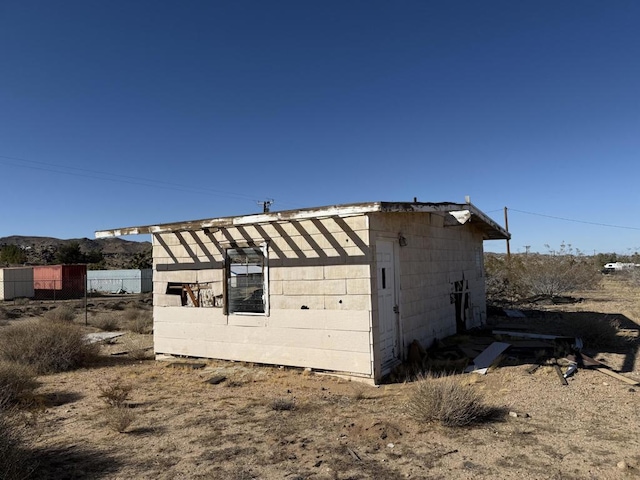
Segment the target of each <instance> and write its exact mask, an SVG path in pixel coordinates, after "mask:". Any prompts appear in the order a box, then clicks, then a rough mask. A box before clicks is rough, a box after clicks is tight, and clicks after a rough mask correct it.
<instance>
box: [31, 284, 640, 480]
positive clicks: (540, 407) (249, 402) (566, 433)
mask: <svg viewBox="0 0 640 480" xmlns="http://www.w3.org/2000/svg"><path fill="white" fill-rule="evenodd" d="M638 293H640V289H638V288H637V287H632V286H630V285H628V284H627V283H625V282H621V281H619V280H618V279H615V278H607V279H605V284H604V286H603V288H602V289H601V290H598V291H595V292H580V293H579V296H581V297H584V298H585V301H584V302H582V303H579V304H573V305H563V306H557V305H555V306H548V307H539V306H536V309H538V310H540V311H539V312H538V313H539V316H540V317H544V318H545V321H549V319H553V318H555V317H554V316H553V314H561V313H562V312H563V311H573V312H576V311H579V312H583V313H588V312H594V313H595V312H601V313H608V314H617V315H619V316H621V318H622V317H623V318H624V319H625V321H626V324H625V325H624V327H626V328H627V329H628V331H627V332H626V333H627V334H629V335H631V336H634V335H637V333H638V329H640V327H639V326H638V324H640V296H639V295H638ZM115 313H117V312H115ZM520 321H521V322H524V323H529V322H531V323H533V322H535V320H534V319H531V318H529V319H523V320H520ZM127 339H128V340H127ZM126 341H128V342H130V343H129V344H128V345H131V342H141V343H142V344H143V343H144V342H145V341H146V342H148V341H149V337H148V336H139V338H138V337H135V336H132V335H131V334H129V335H128V336H127V337H121V338H119V339H116V340H114V341H113V343H112V344H110V345H107V346H105V347H104V352H105V354H107V353H109V352H114V351H123V350H126V349H127V348H129V347H127V344H125V343H123V342H126ZM587 347H588V346H587ZM634 348H636V349H633V348H632V349H625V350H618V351H595V352H594V351H592V352H590V353H592V354H593V355H595V356H596V357H597V358H599V359H602V360H604V361H605V362H607V363H608V364H609V365H610V366H611V367H613V368H616V369H623V370H626V371H625V372H624V374H625V375H626V376H628V377H631V378H635V379H637V380H640V362H639V361H638V360H640V358H639V356H638V353H637V344H634ZM204 363H206V365H205V366H204V367H203V368H200V369H194V368H190V367H184V366H183V367H180V366H169V365H168V364H167V363H161V362H155V361H153V360H137V359H135V358H130V357H128V356H126V355H120V356H105V359H104V361H103V362H102V363H101V364H100V365H96V366H95V367H93V368H89V369H85V370H80V371H75V372H69V373H61V374H55V375H48V376H43V377H40V379H39V380H40V382H41V386H40V388H39V389H38V394H40V395H41V396H42V398H43V400H44V403H45V408H44V410H43V411H42V413H41V414H40V415H39V416H38V417H39V418H38V422H37V424H38V432H39V434H38V435H37V436H34V438H33V440H32V442H31V446H32V447H33V452H34V453H33V455H34V457H35V458H36V459H37V460H38V461H39V463H40V465H41V467H40V470H39V473H38V476H39V478H78V479H79V478H100V479H114V480H115V479H147V478H154V479H210V478H211V479H216V478H224V479H228V480H235V479H238V480H240V479H345V480H346V479H369V478H376V479H396V478H412V479H451V478H456V479H478V478H479V479H516V478H517V479H627V478H638V477H640V435H639V434H638V432H639V431H640V415H639V413H640V411H639V409H638V407H639V405H640V399H639V395H640V387H634V386H630V385H628V384H626V383H623V382H621V381H619V380H616V379H614V378H611V377H608V376H606V375H604V374H602V373H600V372H598V371H594V370H586V369H581V370H579V371H578V372H577V373H576V374H575V375H574V376H573V377H570V378H569V384H568V385H566V386H564V385H562V384H561V383H560V381H559V378H558V376H557V374H556V372H555V370H554V369H553V367H551V366H543V367H541V368H539V369H537V370H536V371H535V372H533V373H528V372H527V370H528V369H529V367H530V366H531V365H529V364H522V363H521V364H515V365H512V366H500V367H498V368H495V369H493V370H490V371H489V372H488V373H487V374H486V375H477V374H463V375H461V377H462V378H463V380H464V381H465V382H466V383H468V384H470V385H471V386H472V388H474V389H476V390H477V391H479V392H481V393H482V394H483V395H484V396H485V398H486V401H487V402H488V403H490V404H492V405H495V406H497V407H503V408H504V409H505V411H506V412H514V413H517V414H518V416H510V415H505V417H504V418H503V419H501V420H499V421H495V422H491V423H485V424H482V425H479V426H475V427H469V428H461V429H446V428H443V427H440V426H438V425H431V424H420V423H419V422H417V421H416V420H414V419H413V418H411V417H409V416H408V415H407V413H406V409H405V404H406V403H407V401H408V399H409V398H410V395H411V392H412V391H413V389H414V388H415V383H412V382H402V383H391V384H386V385H382V386H380V387H370V386H366V385H363V384H361V383H357V382H350V381H347V380H344V379H338V378H335V377H331V376H326V375H320V374H316V373H312V372H305V371H302V370H298V369H283V368H277V367H265V366H259V365H247V364H242V363H231V362H219V361H205V362H204ZM221 376H222V377H225V380H224V381H222V382H221V383H218V384H211V383H208V382H207V380H210V379H212V378H214V377H221ZM118 383H120V384H127V385H131V386H132V391H131V394H130V400H129V404H128V405H129V407H130V410H131V411H132V412H134V413H135V420H134V422H133V423H132V424H131V425H130V426H129V427H128V428H127V429H126V431H125V432H124V433H117V432H116V431H114V430H113V428H111V427H110V425H109V418H110V417H109V413H108V412H109V409H108V408H106V405H105V402H104V401H103V400H102V399H101V398H100V395H101V391H103V390H104V389H105V388H107V387H108V386H112V385H115V384H118ZM277 406H279V407H281V409H278V408H276V407H277ZM289 407H292V408H291V409H288V408H289Z"/></svg>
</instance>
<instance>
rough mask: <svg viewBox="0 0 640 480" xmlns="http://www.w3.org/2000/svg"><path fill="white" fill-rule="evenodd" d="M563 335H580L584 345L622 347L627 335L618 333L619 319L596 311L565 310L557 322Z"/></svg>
mask: <svg viewBox="0 0 640 480" xmlns="http://www.w3.org/2000/svg"><path fill="white" fill-rule="evenodd" d="M559 327H560V330H561V332H562V333H563V334H564V335H568V336H575V337H580V338H581V339H582V341H583V342H584V344H585V346H586V347H589V348H610V347H614V348H615V347H622V346H624V345H625V344H626V343H627V342H628V339H627V337H624V336H622V335H620V321H619V320H618V319H617V318H615V317H610V316H608V315H600V314H597V313H594V314H586V313H582V312H575V313H574V312H565V313H563V315H562V320H560V324H559Z"/></svg>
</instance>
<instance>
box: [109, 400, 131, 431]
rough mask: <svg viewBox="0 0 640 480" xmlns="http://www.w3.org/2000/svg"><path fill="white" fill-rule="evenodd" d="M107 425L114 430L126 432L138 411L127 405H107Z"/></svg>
mask: <svg viewBox="0 0 640 480" xmlns="http://www.w3.org/2000/svg"><path fill="white" fill-rule="evenodd" d="M104 414H105V416H106V420H107V426H108V427H109V428H111V429H112V430H113V431H115V432H118V433H124V432H125V431H126V430H127V428H129V427H130V426H131V424H132V423H133V422H134V421H135V420H136V413H135V411H134V410H133V409H132V408H129V407H127V406H126V405H123V406H119V407H107V408H106V409H105V410H104Z"/></svg>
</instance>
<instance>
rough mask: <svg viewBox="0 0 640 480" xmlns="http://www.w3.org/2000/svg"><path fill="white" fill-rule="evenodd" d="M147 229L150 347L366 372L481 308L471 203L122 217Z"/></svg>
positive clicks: (479, 237) (491, 230) (481, 313)
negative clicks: (156, 219) (145, 221)
mask: <svg viewBox="0 0 640 480" xmlns="http://www.w3.org/2000/svg"><path fill="white" fill-rule="evenodd" d="M145 233H149V234H152V235H153V301H154V345H155V347H154V348H155V352H156V353H157V354H172V355H183V356H190V357H206V358H216V359H226V360H238V361H246V362H258V363H266V364H275V365H288V366H297V367H310V368H313V369H317V370H324V371H331V372H339V373H341V374H347V375H350V376H357V377H363V378H366V379H369V380H371V381H374V382H379V381H380V380H381V379H382V378H383V377H384V376H385V375H386V374H388V373H389V372H390V371H391V369H392V368H393V367H394V366H396V365H397V364H398V363H400V362H401V361H402V360H403V358H405V357H406V355H407V350H408V346H409V345H410V344H411V342H412V341H413V340H418V341H419V342H420V343H421V344H422V345H423V346H425V347H426V346H429V345H430V344H431V343H432V341H433V340H434V339H435V338H443V337H446V336H448V335H452V334H454V333H456V332H460V331H463V330H465V329H467V328H471V327H476V326H480V325H482V324H483V323H484V322H485V320H486V309H485V278H484V266H483V241H484V240H498V239H507V238H509V234H508V232H507V231H506V230H505V229H504V228H502V227H501V226H499V225H498V224H497V223H496V222H494V221H493V220H492V219H490V218H489V217H488V216H487V215H485V214H484V213H482V212H481V211H480V210H478V209H477V208H476V207H475V206H473V205H472V204H470V203H464V204H456V203H419V202H409V203H391V202H375V203H360V204H349V205H337V206H330V207H320V208H312V209H302V210H291V211H282V212H271V213H262V214H255V215H248V216H240V217H225V218H213V219H206V220H198V221H188V222H179V223H170V224H162V225H148V226H140V227H128V228H120V229H114V230H104V231H99V232H96V237H98V238H102V237H109V236H120V235H128V234H145Z"/></svg>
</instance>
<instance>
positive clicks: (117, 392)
mask: <svg viewBox="0 0 640 480" xmlns="http://www.w3.org/2000/svg"><path fill="white" fill-rule="evenodd" d="M132 389H133V386H132V385H129V384H125V383H122V382H120V381H115V382H113V383H109V384H107V385H105V386H103V387H100V395H99V397H100V398H101V399H102V400H103V401H104V402H105V403H106V404H107V408H106V409H105V411H104V415H105V417H106V423H107V426H109V428H111V429H112V430H114V431H116V432H118V433H123V432H124V431H126V430H127V428H129V426H130V425H131V424H132V423H133V422H134V421H135V418H136V415H135V412H134V411H133V410H132V409H131V408H130V406H129V405H127V401H128V400H129V395H130V394H131V390H132Z"/></svg>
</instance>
